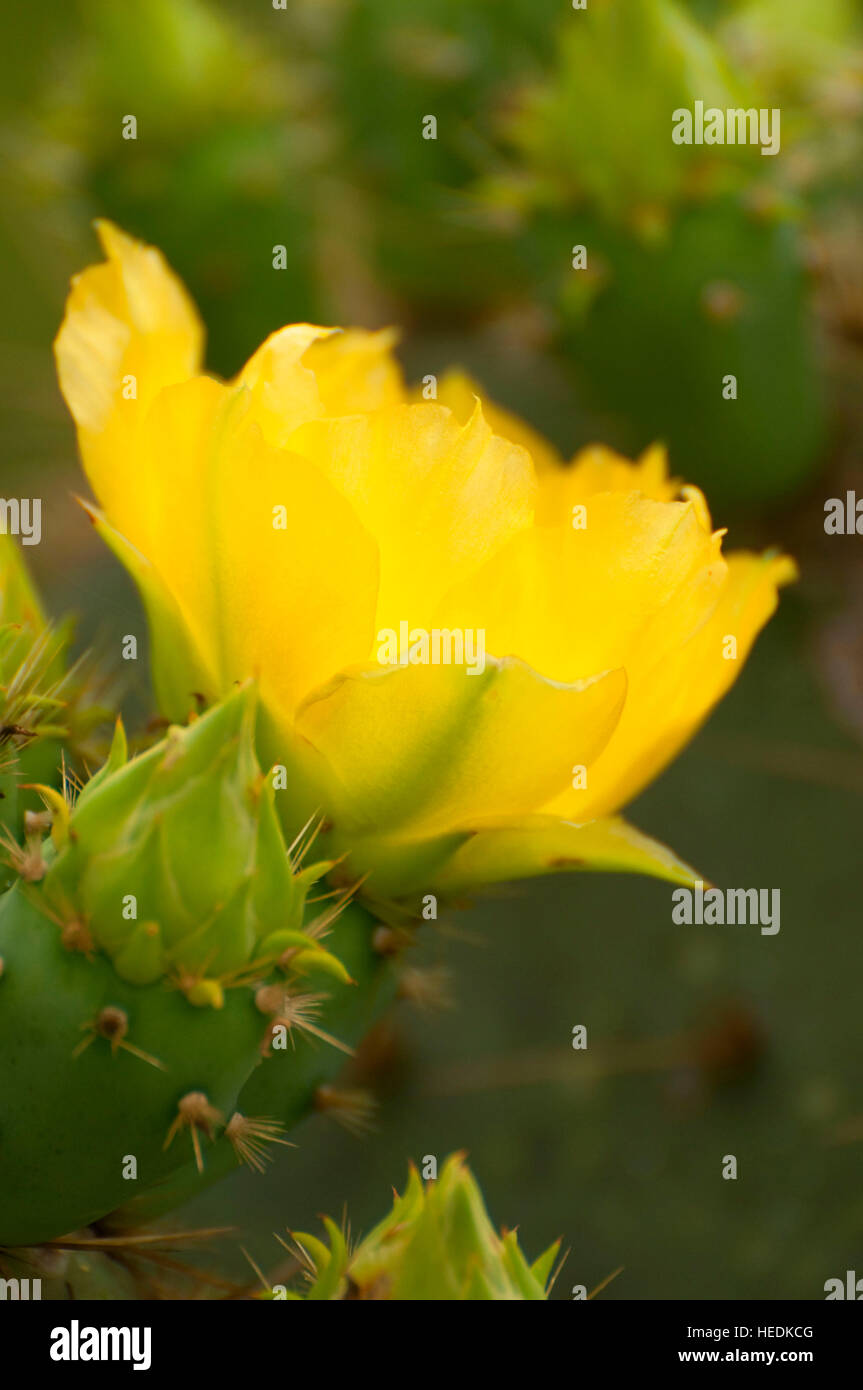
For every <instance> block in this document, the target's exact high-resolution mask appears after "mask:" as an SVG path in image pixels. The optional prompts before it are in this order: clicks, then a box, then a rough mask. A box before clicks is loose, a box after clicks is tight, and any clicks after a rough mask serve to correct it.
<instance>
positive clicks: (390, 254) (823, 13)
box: [16, 0, 863, 506]
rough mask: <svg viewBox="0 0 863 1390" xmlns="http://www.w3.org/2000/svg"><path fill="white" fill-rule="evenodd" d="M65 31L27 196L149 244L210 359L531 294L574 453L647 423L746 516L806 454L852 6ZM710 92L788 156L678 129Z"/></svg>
mask: <svg viewBox="0 0 863 1390" xmlns="http://www.w3.org/2000/svg"><path fill="white" fill-rule="evenodd" d="M56 42H57V43H58V44H60V43H61V42H62V43H63V58H64V66H65V68H66V80H65V81H64V83H63V84H59V85H58V84H57V83H55V82H54V81H53V80H49V81H46V82H42V83H41V84H40V82H39V78H38V74H36V75H34V77H33V88H34V96H35V102H34V108H33V113H32V114H28V117H27V137H26V138H27V139H29V140H31V141H35V142H37V144H38V146H39V148H40V151H41V153H40V158H39V160H36V161H32V163H33V166H34V170H35V171H36V172H31V173H30V174H29V175H28V180H27V188H28V191H30V192H32V182H33V180H34V178H35V179H37V180H38V179H39V178H40V177H42V180H43V181H42V185H41V188H40V198H41V199H42V200H45V199H49V200H50V199H52V198H53V199H55V200H56V199H62V200H63V203H64V217H65V219H66V222H67V224H68V218H69V207H70V195H74V197H75V198H76V199H78V200H79V206H80V208H81V211H82V213H84V214H86V211H87V209H88V208H89V209H90V211H91V213H92V214H94V215H95V214H99V215H107V216H109V217H111V218H113V219H115V220H116V221H117V222H118V223H119V224H120V225H122V226H124V227H126V228H128V229H129V230H130V231H132V232H133V233H135V234H137V235H139V236H141V237H142V238H143V239H144V240H145V241H148V242H151V243H153V244H156V245H159V246H161V247H162V248H163V250H164V251H165V253H166V255H167V257H168V259H169V261H170V262H171V263H172V264H173V265H175V266H176V268H177V269H178V271H179V272H180V274H181V275H182V276H183V278H184V279H185V280H186V281H187V283H188V284H189V286H190V288H191V290H192V292H193V295H194V296H195V298H196V300H197V301H198V302H199V303H200V305H201V307H202V310H203V314H204V318H205V319H206V321H207V323H208V324H209V325H210V333H211V343H210V357H211V360H212V362H213V365H214V366H215V367H216V368H217V369H218V370H220V371H221V372H223V373H225V374H228V373H230V372H232V371H234V370H235V369H236V367H237V365H238V362H239V361H240V360H242V357H243V355H244V354H246V353H247V351H248V348H249V347H250V346H251V345H252V344H254V343H256V342H258V341H260V339H262V338H263V337H264V335H265V333H266V331H267V330H268V329H269V327H270V326H271V324H272V323H273V321H281V322H296V321H298V320H300V319H304V318H305V319H309V320H311V321H316V322H327V321H329V322H346V321H350V322H358V323H367V324H368V325H369V326H379V325H381V324H383V323H385V322H387V321H394V320H395V321H398V322H401V323H405V322H407V323H410V322H412V321H420V322H423V323H425V324H427V325H434V326H436V327H437V328H438V329H443V330H445V331H446V330H447V329H449V328H456V327H458V328H460V329H462V330H463V329H464V327H465V326H473V327H484V328H486V330H487V329H488V326H489V325H490V326H491V329H492V331H493V330H494V325H495V324H496V323H498V322H500V321H502V320H506V321H507V322H510V321H514V320H513V315H515V316H516V320H515V321H522V322H527V321H528V320H531V319H532V320H535V319H536V316H537V315H539V314H541V315H542V320H541V333H540V337H541V342H542V351H543V352H544V353H545V354H547V355H548V356H555V357H557V358H558V359H559V361H560V363H561V364H562V367H563V371H564V374H565V380H566V381H567V382H568V385H569V390H570V393H571V399H570V410H569V417H568V418H569V425H568V429H569V435H568V437H567V438H566V439H561V441H560V442H561V443H562V444H565V445H566V447H567V448H568V449H569V451H570V452H571V450H572V448H573V447H574V446H575V445H576V444H578V443H581V442H585V440H586V439H587V438H589V437H590V436H594V437H603V438H605V439H606V440H608V442H609V443H612V444H614V445H616V446H617V447H619V448H621V449H622V450H623V451H624V452H627V453H630V454H632V453H638V452H640V451H641V450H642V449H643V448H644V447H646V446H647V445H648V444H650V443H652V442H655V441H657V440H662V441H664V442H666V443H667V444H668V445H669V446H670V448H671V452H672V456H673V457H674V458H675V460H676V463H677V466H678V467H679V468H680V470H681V472H682V473H684V474H685V475H686V476H688V477H690V478H691V479H692V480H693V481H694V482H696V483H697V484H699V485H700V486H702V487H705V488H706V489H709V491H710V493H711V496H712V497H713V498H714V499H715V500H717V501H718V502H719V503H722V504H726V503H727V504H738V505H739V504H743V505H747V504H748V505H750V506H752V505H759V504H762V503H764V502H766V501H769V500H770V499H772V498H781V497H785V496H787V495H789V494H793V493H794V492H795V491H799V490H800V488H801V487H802V486H804V485H805V484H806V482H807V480H808V479H809V478H811V477H812V475H813V473H814V472H815V471H817V469H818V468H819V467H820V465H821V463H822V461H823V455H824V450H825V447H826V445H827V443H828V440H829V426H830V421H831V403H832V401H833V393H832V381H831V375H830V361H829V355H828V357H825V352H824V345H823V342H822V336H823V335H822V334H821V331H820V325H819V321H818V316H817V314H816V289H817V285H816V280H815V277H814V274H813V266H814V265H815V264H816V260H817V258H816V257H814V255H813V252H812V244H811V242H812V238H813V237H814V236H817V234H818V233H819V231H820V230H821V229H823V228H824V227H826V226H829V225H830V224H831V222H832V221H834V220H835V215H836V207H837V200H838V202H839V204H840V205H847V204H848V203H849V202H850V203H851V204H853V205H855V206H857V205H859V196H860V183H859V173H858V171H859V166H860V153H861V144H860V131H861V109H863V99H861V54H863V40H861V17H860V14H859V12H858V9H857V7H856V6H855V5H853V4H852V3H851V2H850V0H795V3H793V4H788V5H786V4H779V3H775V2H774V0H737V3H725V4H717V3H711V0H701V2H700V3H698V2H697V0H595V3H592V4H591V5H589V6H588V7H587V8H585V9H584V10H576V9H573V8H571V7H570V6H569V5H567V4H562V3H560V0H532V3H530V4H528V3H525V0H495V3H488V2H487V0H482V3H477V4H470V5H466V4H463V3H461V0H401V3H399V4H398V5H397V6H394V4H393V3H392V0H328V3H326V4H319V3H314V2H313V0H296V3H292V4H290V5H288V6H286V7H285V9H274V8H272V7H270V6H262V7H261V8H260V10H259V11H256V12H255V13H252V12H250V11H249V10H248V8H247V7H245V6H242V5H238V4H229V3H221V4H216V3H214V0H142V3H140V4H139V5H137V6H135V7H134V10H133V11H129V12H128V13H127V12H126V11H122V12H120V11H118V10H117V9H116V7H115V6H113V5H112V4H110V3H108V2H107V0H86V2H85V3H83V4H82V6H81V11H80V20H79V22H78V23H77V25H76V26H75V27H74V28H73V31H72V33H71V34H70V35H68V36H63V37H62V39H61V36H59V35H58V36H57V39H56ZM49 67H50V65H49ZM696 102H701V103H702V104H703V106H704V107H705V108H710V107H716V108H718V109H720V110H722V111H725V110H729V109H731V110H734V109H738V110H753V111H761V110H764V111H767V112H769V111H772V110H778V111H779V113H780V115H781V139H780V141H779V148H778V151H777V152H776V153H775V154H774V155H773V157H768V158H765V157H764V156H763V154H762V150H761V148H760V147H759V146H758V145H757V144H748V143H747V144H743V145H738V144H735V145H730V144H723V145H719V144H712V145H711V144H691V145H688V146H687V145H680V144H675V143H674V142H673V141H672V138H671V136H672V113H673V112H674V111H675V110H678V109H688V110H692V109H693V108H694V104H695V103H696ZM124 113H131V114H134V116H135V120H136V123H137V128H136V135H135V138H134V139H124V138H122V134H121V120H122V119H123V118H124ZM16 138H21V132H20V131H19V132H18V136H17V137H16ZM70 144H71V145H73V146H74V147H75V150H76V156H75V159H74V161H73V160H69V159H68V158H67V157H66V154H67V152H68V147H69V145H70ZM64 152H65V153H64ZM39 170H43V171H46V172H44V173H43V174H42V175H40V174H39V172H38V171H39ZM48 170H50V171H51V172H50V175H49V174H48V172H47V171H48ZM22 196H23V194H22ZM83 220H84V219H83V218H82V220H81V223H80V226H81V227H83ZM348 229H349V230H348ZM72 233H73V228H72V227H71V226H70V225H67V234H68V235H71V234H72ZM78 234H79V233H78V232H75V235H78ZM34 235H36V236H43V237H44V232H41V233H40V232H39V231H38V229H34ZM578 246H583V247H584V248H585V252H586V256H585V258H584V260H583V262H580V263H578V264H576V265H574V264H573V261H574V257H573V249H574V248H575V247H578ZM276 248H281V250H280V251H278V252H276ZM274 254H277V255H278V256H279V258H280V259H279V270H278V273H277V274H274V273H273V263H274V262H273V258H274ZM534 328H536V323H534ZM535 346H536V344H535V341H534V338H531V340H530V342H529V343H527V344H526V345H525V347H526V349H527V350H530V351H533V350H534V349H535ZM730 377H734V378H735V379H736V391H737V394H736V397H732V396H730V395H729V393H728V392H729V388H728V387H727V385H725V383H727V380H728V378H730ZM573 412H574V413H573ZM609 420H610V421H611V425H610V426H609V423H608V422H609ZM573 428H575V429H576V430H578V431H579V432H580V434H581V438H577V437H574V435H573Z"/></svg>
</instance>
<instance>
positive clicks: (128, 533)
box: [55, 222, 794, 896]
mask: <svg viewBox="0 0 863 1390" xmlns="http://www.w3.org/2000/svg"><path fill="white" fill-rule="evenodd" d="M98 230H99V235H100V237H101V240H102V245H103V247H104V250H105V254H106V256H107V261H106V262H105V263H104V264H101V265H99V266H96V267H92V268H90V269H88V270H86V271H84V272H83V273H82V274H80V275H79V276H77V277H76V278H75V280H74V281H73V286H72V290H71V293H70V296H69V301H68V304H67V310H66V316H65V319H64V322H63V325H62V327H61V329H60V332H59V335H58V337H57V342H56V345H55V346H56V357H57V366H58V372H59V377H60V384H61V387H62V390H63V394H64V395H65V397H66V400H67V402H68V405H69V408H70V410H71V412H72V415H73V417H74V419H75V423H76V425H77V429H78V439H79V444H80V449H81V455H82V458H83V462H84V467H85V470H86V472H87V476H88V478H89V480H90V483H91V485H92V488H93V490H94V492H95V494H96V497H97V499H98V501H99V504H100V509H99V510H98V511H97V510H95V509H92V508H91V509H90V511H91V515H92V518H93V520H94V522H95V524H96V526H97V527H98V529H99V530H100V532H101V534H102V535H103V536H104V537H105V539H106V540H107V542H108V543H109V544H110V545H111V546H112V547H113V549H114V550H115V552H116V553H117V554H118V555H119V557H120V558H121V559H122V560H123V562H124V563H125V564H126V565H127V566H128V568H129V570H130V571H131V573H132V574H133V576H134V578H135V580H136V582H137V583H138V585H139V587H140V590H141V593H142V596H143V600H144V603H145V605H146V608H147V612H148V617H149V621H150V625H151V633H152V645H153V667H154V673H155V683H156V689H157V695H158V698H159V701H160V704H161V706H162V708H163V709H164V711H165V713H166V714H168V715H169V716H170V717H172V718H176V719H182V718H184V717H185V715H186V714H187V712H188V710H189V707H190V705H191V704H192V701H193V692H200V693H203V694H204V695H205V696H206V697H207V698H214V697H217V696H220V695H224V694H225V693H226V692H227V691H229V690H230V689H231V688H232V687H233V685H234V683H235V682H236V681H238V680H242V679H244V678H246V677H249V676H253V677H254V678H256V680H257V681H258V684H259V687H260V694H261V704H262V708H263V710H264V714H263V715H262V717H261V726H260V728H259V740H260V743H261V749H262V756H264V757H265V759H266V760H267V761H268V762H270V763H271V764H275V765H278V767H279V768H280V769H283V770H284V771H283V773H282V774H281V775H282V780H283V782H284V789H283V790H281V791H280V796H279V798H278V799H279V801H280V804H281V806H282V810H283V815H284V817H285V820H286V823H287V824H288V825H289V826H297V827H299V826H301V825H302V824H304V823H305V821H306V819H307V818H308V816H309V815H310V814H314V813H315V812H318V813H319V814H320V815H321V817H322V818H323V821H324V825H323V836H324V840H325V846H326V852H327V853H332V854H333V855H336V854H347V856H348V857H347V861H346V865H347V867H346V873H350V874H351V875H353V876H354V877H356V876H357V875H358V874H366V875H368V882H367V890H368V891H370V892H371V893H373V894H377V895H394V896H399V895H402V894H408V893H413V892H416V891H420V890H421V891H423V892H425V891H433V890H437V889H441V890H446V889H454V890H461V889H464V888H469V887H471V886H474V885H476V884H481V883H484V882H488V881H492V880H499V879H504V878H514V877H520V876H525V875H528V874H536V873H542V872H548V871H551V870H554V869H556V868H566V867H584V868H609V869H617V870H629V871H638V872H646V873H651V874H655V875H657V876H660V877H665V878H668V879H671V880H673V881H679V882H687V881H689V880H690V878H691V871H690V870H689V869H688V868H687V866H686V865H684V864H683V863H681V861H680V860H678V859H677V858H675V856H674V855H673V854H671V852H670V851H669V850H667V849H665V848H664V847H663V846H661V845H658V844H656V843H655V842H654V841H652V840H649V839H648V838H647V837H646V836H644V835H641V834H640V833H639V832H638V831H636V830H634V829H633V828H632V827H631V826H629V825H628V824H627V823H626V822H625V821H623V820H622V819H621V818H620V816H619V815H618V814H617V813H618V812H619V810H620V808H621V807H622V806H624V805H625V804H626V803H627V802H628V801H629V800H631V799H632V797H634V796H635V795H636V794H637V793H638V792H639V791H640V790H641V789H642V788H643V787H644V786H645V785H646V784H647V783H648V782H649V781H650V780H651V779H652V778H653V777H655V776H656V775H657V773H659V772H660V771H661V770H662V768H663V767H664V766H665V765H666V764H667V763H668V762H669V761H670V760H671V759H672V758H673V757H674V756H675V754H676V753H677V752H678V751H679V749H680V748H681V747H682V746H683V745H684V744H685V743H686V742H687V740H688V739H689V738H690V737H691V736H692V734H693V733H694V731H695V730H696V729H697V727H698V726H699V724H700V723H701V722H702V721H703V719H704V718H705V716H706V715H707V714H708V712H709V711H710V709H711V708H712V706H713V705H714V704H715V703H716V701H717V700H718V699H719V698H720V697H721V696H722V695H723V693H724V692H725V691H726V690H727V688H728V687H729V686H730V685H731V683H732V682H733V680H734V678H735V676H736V675H737V673H738V672H739V670H740V667H741V664H742V662H743V660H744V658H745V657H746V655H747V653H748V651H749V649H750V647H751V645H752V642H753V640H754V638H755V636H756V634H757V632H758V631H759V629H760V628H761V627H762V626H763V624H764V623H765V622H766V621H767V619H768V618H769V617H770V615H771V614H772V612H773V611H774V609H775V606H776V602H777V589H778V586H779V585H781V584H783V583H785V582H787V581H788V580H789V579H790V578H792V576H793V572H794V571H793V565H792V563H791V561H790V560H788V559H787V558H784V557H781V556H775V555H772V554H768V555H765V556H758V555H749V554H737V555H732V556H731V557H730V559H727V560H726V559H725V558H723V556H722V553H721V540H722V533H714V532H713V530H712V527H711V522H710V515H709V512H708V509H707V505H706V503H705V501H704V498H703V497H702V495H701V494H700V493H699V492H698V490H697V489H695V488H686V487H684V488H681V486H680V484H679V483H678V482H677V481H676V480H674V479H671V478H669V476H668V471H667V466H666V462H665V458H664V455H663V454H662V452H661V451H660V450H656V449H653V450H650V451H648V453H647V454H646V455H645V456H644V457H643V458H642V459H641V460H639V461H638V462H637V463H630V462H629V461H627V460H625V459H622V458H620V457H618V456H617V455H615V454H613V453H612V452H611V451H609V450H607V449H603V448H600V447H593V448H590V449H587V450H585V451H584V452H583V453H581V454H579V455H578V456H577V457H576V459H575V460H574V462H573V463H572V465H571V466H569V467H566V466H564V465H563V464H562V463H561V462H560V461H559V460H558V458H557V456H556V455H555V453H554V451H553V450H552V449H551V447H550V446H549V445H547V444H546V443H545V442H544V441H543V440H541V439H540V438H539V436H538V435H536V434H535V433H534V432H533V431H532V430H529V429H528V427H527V426H525V425H522V424H521V422H520V421H518V420H516V419H515V417H513V416H511V415H509V414H508V413H506V412H504V411H502V410H500V409H499V408H498V407H496V406H493V405H491V404H490V403H488V402H485V401H482V402H481V401H480V399H479V393H478V392H477V390H476V388H475V387H474V386H473V384H472V383H470V382H469V381H468V380H467V379H466V378H464V377H463V376H461V375H460V374H458V373H455V374H450V375H448V376H447V377H445V378H442V380H441V382H440V383H439V392H438V398H437V400H435V401H425V400H420V399H417V398H416V397H415V396H412V395H411V394H410V393H408V391H407V390H406V388H405V385H404V383H403V380H402V377H401V373H400V371H399V369H398V366H397V364H396V362H395V360H394V358H393V356H392V345H393V335H392V334H391V333H390V332H388V331H384V332H377V333H369V332H361V331H359V330H351V331H347V332H339V331H336V330H332V329H327V328H317V327H313V326H310V325H308V324H297V325H293V326H291V327H288V328H283V329H281V330H280V331H279V332H277V333H274V334H273V335H272V336H271V337H270V338H268V339H267V341H266V342H265V343H264V344H263V346H262V347H261V348H259V350H258V351H257V352H256V353H255V354H254V356H253V357H252V358H251V359H250V361H249V362H248V363H247V364H246V366H245V367H244V368H243V369H242V371H241V372H240V374H239V376H238V377H237V378H236V380H235V381H233V382H230V383H224V382H220V381H217V380H215V379H214V378H213V377H211V376H207V375H204V374H203V373H202V371H201V368H200V358H201V345H202V331H201V328H200V325H199V322H198V318H197V315H196V312H195V310H194V307H193V306H192V304H191V303H190V301H189V299H188V298H187V296H186V293H185V291H184V289H183V288H182V286H181V285H180V284H179V282H178V281H177V279H176V278H175V277H174V275H173V274H172V273H171V271H170V270H169V269H168V267H167V266H166V265H165V263H164V261H163V259H162V257H161V256H160V255H159V253H158V252H157V251H156V250H154V249H152V248H149V247H145V246H143V245H141V244H140V243H138V242H136V241H133V240H132V239H130V238H129V237H128V236H126V235H124V234H123V233H122V232H120V231H119V230H118V229H117V228H115V227H113V226H111V225H110V224H108V223H104V222H103V223H100V224H98ZM277 775H278V774H277ZM280 785H281V784H280Z"/></svg>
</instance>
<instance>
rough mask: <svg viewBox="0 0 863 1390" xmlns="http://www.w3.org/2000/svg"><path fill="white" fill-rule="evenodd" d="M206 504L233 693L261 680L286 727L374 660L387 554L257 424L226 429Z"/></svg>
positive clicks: (312, 472) (310, 470) (312, 473)
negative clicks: (299, 709)
mask: <svg viewBox="0 0 863 1390" xmlns="http://www.w3.org/2000/svg"><path fill="white" fill-rule="evenodd" d="M206 498H207V517H206V521H205V525H206V528H207V531H206V533H207V535H208V537H209V543H210V546H211V557H212V558H211V563H210V567H209V571H208V574H209V580H210V584H211V588H212V602H213V603H214V605H215V607H216V609H217V613H218V619H217V624H218V626H217V632H218V637H219V642H220V648H221V650H220V669H221V672H222V681H223V686H224V687H225V688H227V686H229V684H230V683H231V682H233V681H235V680H241V679H243V678H244V677H246V676H248V675H253V676H255V677H256V678H257V679H258V681H259V683H260V689H261V698H262V700H263V701H264V703H265V704H267V705H270V706H271V707H272V709H273V710H274V711H277V712H278V715H279V717H280V720H281V722H285V721H286V720H287V719H289V718H290V715H291V713H292V711H293V709H294V706H295V705H296V704H297V702H298V701H299V700H300V699H301V698H302V697H303V696H305V695H307V694H308V692H309V691H310V690H313V689H315V688H316V687H317V686H319V685H321V684H322V683H323V682H324V681H327V680H329V679H330V677H331V676H332V675H333V673H334V672H335V671H338V670H340V669H342V668H343V667H345V666H353V665H355V664H356V663H357V662H360V661H365V660H367V658H368V655H369V652H370V651H371V650H372V649H373V646H374V617H375V606H376V602H377V593H378V552H377V546H376V545H375V543H374V540H373V539H372V537H371V536H370V535H369V534H368V532H367V531H366V530H365V528H364V527H363V526H362V524H361V523H360V521H359V520H358V519H357V516H356V513H355V512H354V510H353V508H352V507H351V506H350V505H349V503H348V502H346V500H345V498H344V497H343V496H342V495H341V494H340V493H339V492H338V490H337V489H336V488H335V487H334V486H333V484H332V483H331V482H330V481H329V480H328V479H327V478H326V477H325V476H324V475H323V474H322V473H321V472H319V471H318V469H317V468H315V467H314V465H313V464H312V463H310V462H309V460H308V459H306V458H303V457H301V456H299V455H296V454H291V453H290V452H289V451H288V450H285V449H275V448H273V447H272V446H271V445H269V444H268V443H266V441H265V440H264V438H263V436H262V435H261V432H260V430H259V428H258V426H257V425H256V423H255V422H254V421H253V420H242V421H240V422H239V423H238V424H237V425H236V427H233V426H228V427H227V428H226V430H225V434H224V437H223V439H222V440H221V441H220V442H219V443H218V445H217V446H216V447H215V449H214V452H213V461H212V464H211V467H210V470H209V474H208V481H207V485H206Z"/></svg>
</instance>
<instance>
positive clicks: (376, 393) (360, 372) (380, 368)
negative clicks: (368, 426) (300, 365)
mask: <svg viewBox="0 0 863 1390" xmlns="http://www.w3.org/2000/svg"><path fill="white" fill-rule="evenodd" d="M397 342H398V333H397V332H396V330H395V329H394V328H382V329H379V330H378V331H377V332H375V333H367V332H366V331H365V330H363V329H361V328H346V329H344V330H343V331H342V332H340V333H333V334H332V335H331V336H330V337H328V338H324V339H322V340H321V341H320V342H317V343H314V344H313V345H312V346H311V347H310V348H309V350H308V352H307V353H306V355H305V357H304V359H303V362H304V365H305V366H306V367H308V369H309V370H310V371H312V372H313V373H314V376H315V380H316V382H317V384H318V391H319V392H320V397H321V403H322V405H323V413H324V414H325V415H359V414H366V413H368V412H369V411H371V410H383V409H384V408H385V407H386V406H391V405H401V404H402V403H403V402H404V401H405V387H404V380H403V378H402V372H401V367H400V366H399V364H398V362H397V361H396V358H395V357H394V356H393V348H394V347H395V344H396V343H397Z"/></svg>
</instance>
